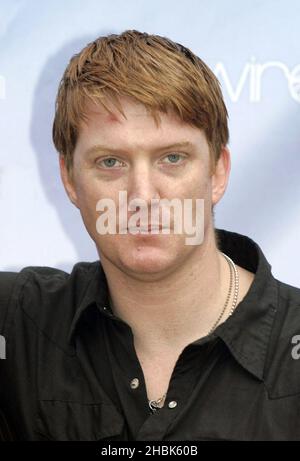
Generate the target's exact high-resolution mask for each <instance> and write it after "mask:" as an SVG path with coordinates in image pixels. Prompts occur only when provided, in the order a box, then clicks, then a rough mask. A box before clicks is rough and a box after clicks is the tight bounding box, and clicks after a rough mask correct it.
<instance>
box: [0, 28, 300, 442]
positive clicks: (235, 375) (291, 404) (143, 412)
mask: <svg viewBox="0 0 300 461" xmlns="http://www.w3.org/2000/svg"><path fill="white" fill-rule="evenodd" d="M53 139H54V144H55V146H56V148H57V150H58V152H59V162H60V169H61V177H62V181H63V184H64V186H65V189H66V192H67V194H68V197H69V199H70V200H71V202H72V203H73V204H74V205H75V206H76V207H77V208H78V209H79V210H80V213H81V215H82V219H83V221H84V224H85V227H86V229H87V231H88V233H89V234H90V236H91V238H92V239H93V241H94V242H95V244H96V247H97V251H98V254H99V259H100V261H95V262H93V263H83V262H81V263H78V264H76V265H75V266H74V268H73V270H72V272H71V274H67V273H65V272H63V271H60V270H58V269H54V268H49V267H26V268H24V269H23V270H22V271H20V273H18V274H12V273H3V274H2V275H1V278H0V280H1V289H0V295H1V310H0V314H1V315H0V318H1V323H0V325H1V330H0V332H1V333H2V334H3V336H4V337H5V338H6V349H7V350H6V359H5V360H2V361H1V363H0V367H1V368H0V372H1V405H2V408H3V412H4V414H5V416H6V419H7V422H8V424H9V425H10V427H11V428H13V430H14V431H15V437H16V438H17V439H21V440H211V439H213V440H261V439H270V440H276V439H300V428H299V423H298V414H299V393H300V379H299V378H300V362H297V358H298V355H297V353H296V352H297V351H296V349H295V348H296V347H297V333H299V328H298V320H300V311H299V307H300V290H299V289H297V288H294V287H291V286H288V285H286V284H283V283H282V282H279V281H278V280H276V279H275V278H274V277H273V276H272V274H271V266H270V265H269V263H268V262H267V260H266V259H265V257H264V255H263V253H262V250H261V249H260V247H259V246H258V245H257V244H256V243H255V242H254V241H253V240H251V239H250V238H249V237H246V236H243V235H240V234H237V233H233V232H227V231H225V230H218V229H214V223H213V209H214V206H215V205H216V204H217V203H218V202H219V201H220V200H221V198H222V196H223V194H224V193H225V190H226V187H227V183H228V179H229V173H230V152H229V150H228V147H227V144H228V126H227V110H226V107H225V105H224V102H223V98H222V94H221V90H220V88H219V83H218V81H217V79H216V77H215V76H214V74H213V73H212V72H211V70H210V69H209V68H208V67H207V66H206V65H205V64H204V63H203V61H201V60H200V59H199V58H198V57H197V56H195V55H194V54H193V53H192V52H191V51H190V50H188V49H187V48H185V47H183V46H182V45H179V44H177V43H174V42H172V41H171V40H169V39H167V38H163V37H160V36H156V35H148V34H146V33H140V32H138V31H135V30H129V31H125V32H124V33H122V34H120V35H110V36H107V37H101V38H99V39H97V40H95V41H94V42H93V43H90V44H89V45H87V46H86V47H85V48H84V49H83V50H82V51H81V52H80V53H79V54H78V55H75V56H74V57H73V58H72V59H71V61H70V63H69V65H68V67H67V69H66V71H65V73H64V76H63V78H62V82H61V84H60V87H59V92H58V96H57V102H56V113H55V120H54V126H53ZM120 192H126V197H127V199H128V201H129V202H131V203H133V204H134V203H135V204H138V205H137V207H136V210H141V208H142V207H143V204H146V205H148V206H150V205H152V203H154V201H155V203H156V204H160V201H163V200H169V201H172V200H173V199H177V202H176V203H177V205H178V203H179V204H182V203H185V200H191V201H192V212H194V214H192V218H190V222H189V224H190V225H191V224H194V223H195V219H196V223H198V221H197V211H199V210H200V211H201V210H202V217H203V221H202V223H203V225H202V224H201V225H202V227H203V229H202V230H203V238H202V240H201V242H198V243H197V244H192V245H190V244H187V241H186V238H187V234H188V232H187V231H186V229H187V228H186V227H184V229H183V230H182V231H181V232H178V233H176V232H175V231H174V229H175V227H176V226H177V224H178V221H180V219H181V217H182V214H183V213H181V214H180V213H179V214H176V213H175V208H176V206H177V205H176V206H174V209H172V213H171V214H170V221H169V228H168V227H167V226H165V224H164V222H162V220H161V215H159V220H157V219H156V220H154V219H153V215H152V214H151V216H150V214H149V213H148V211H149V208H147V213H146V214H147V217H150V219H149V221H147V222H146V224H144V225H143V226H142V225H141V222H142V218H141V216H142V215H140V218H139V220H137V222H136V224H135V225H134V224H132V223H133V221H132V220H131V219H132V217H133V216H134V215H133V213H132V211H135V209H134V208H130V207H129V208H127V211H126V214H127V215H126V220H125V224H124V221H122V222H121V219H120V213H119V211H120V208H121V204H120V200H119V198H120ZM103 199H104V200H107V202H105V203H108V204H113V205H114V206H115V212H116V214H115V216H114V217H113V218H114V219H115V224H116V227H115V229H117V230H116V232H104V231H103V227H104V223H103V221H101V220H100V221H99V217H100V216H101V215H102V217H103V212H104V209H103V207H102V205H101V203H100V204H99V201H100V202H101V200H103ZM197 200H202V203H203V204H204V205H203V208H202V209H201V207H197V204H198V203H199V202H197ZM165 203H166V202H164V204H165ZM164 206H165V205H164ZM178 206H179V205H178ZM112 210H114V208H113V207H112V209H111V210H110V211H112ZM99 211H102V214H101V213H99ZM160 211H162V209H161V210H160ZM181 211H182V210H181ZM195 213H196V217H195V216H194V215H195ZM111 214H113V213H111ZM111 214H110V215H109V214H107V219H108V220H109V219H110V218H111ZM156 217H157V215H156ZM185 218H186V215H185ZM130 220H131V221H130ZM122 226H123V227H122ZM124 226H125V227H124ZM108 227H109V226H108ZM113 227H114V226H112V228H113ZM198 227H199V226H198ZM109 228H110V229H111V227H109ZM131 231H132V232H131ZM172 231H173V232H172Z"/></svg>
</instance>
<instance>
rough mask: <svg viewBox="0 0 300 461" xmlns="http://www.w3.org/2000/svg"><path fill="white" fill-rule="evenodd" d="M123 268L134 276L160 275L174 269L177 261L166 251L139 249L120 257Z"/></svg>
mask: <svg viewBox="0 0 300 461" xmlns="http://www.w3.org/2000/svg"><path fill="white" fill-rule="evenodd" d="M119 258H120V263H121V266H123V268H124V270H125V271H126V272H127V273H130V274H131V275H132V276H134V275H136V276H139V275H140V276H142V275H147V274H148V275H151V274H152V275H155V274H157V275H159V274H162V273H163V272H166V271H169V270H170V269H172V267H174V264H175V261H174V259H173V258H172V256H171V255H170V253H167V252H166V251H163V249H161V248H160V249H157V248H143V247H137V248H135V249H134V250H133V249H131V251H129V250H128V249H127V251H126V252H124V254H120V255H119Z"/></svg>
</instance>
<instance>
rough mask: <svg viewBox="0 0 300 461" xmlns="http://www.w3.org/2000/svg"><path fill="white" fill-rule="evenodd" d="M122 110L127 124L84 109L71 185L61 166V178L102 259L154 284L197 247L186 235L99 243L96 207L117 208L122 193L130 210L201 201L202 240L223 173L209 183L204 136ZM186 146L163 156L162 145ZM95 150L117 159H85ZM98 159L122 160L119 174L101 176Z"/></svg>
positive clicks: (105, 238) (130, 106)
mask: <svg viewBox="0 0 300 461" xmlns="http://www.w3.org/2000/svg"><path fill="white" fill-rule="evenodd" d="M121 103H122V108H123V110H124V112H125V114H126V117H127V119H125V118H123V117H122V115H121V114H119V113H116V111H114V114H115V115H110V114H108V113H107V112H106V111H105V110H104V109H103V108H101V107H100V106H95V105H90V106H89V120H88V123H87V124H82V126H81V129H80V132H79V138H78V142H77V145H76V148H75V151H74V157H73V171H74V181H73V182H70V181H69V179H68V177H67V174H66V172H65V171H64V165H63V160H62V159H61V169H62V177H63V180H64V184H65V187H66V190H67V192H68V194H69V197H70V199H71V200H72V202H73V203H74V204H75V205H76V206H77V207H78V208H79V210H80V212H81V215H82V218H83V221H84V224H85V226H86V229H87V231H88V232H89V234H90V236H91V237H92V239H93V240H94V242H95V244H96V246H97V249H98V252H99V256H100V258H101V259H102V260H103V261H104V260H106V259H107V260H108V261H110V263H111V264H113V265H115V266H116V267H118V268H119V269H120V270H121V271H124V272H126V273H128V274H131V275H132V276H136V277H150V278H151V279H152V280H153V279H154V278H155V277H157V278H161V277H162V276H164V275H166V274H167V273H169V272H172V271H173V270H176V267H178V266H179V265H182V264H185V263H186V262H187V261H188V259H189V258H190V257H192V255H193V254H195V252H197V251H199V246H193V245H191V246H190V245H185V238H186V237H187V235H185V234H182V235H176V234H172V233H171V234H169V235H162V234H161V235H159V236H155V237H151V238H149V237H148V236H144V237H143V236H141V235H139V236H135V235H132V234H127V235H118V234H117V235H109V234H107V235H99V234H98V233H97V231H96V221H97V218H98V216H99V213H98V212H97V211H96V203H97V202H98V200H99V199H101V198H111V199H113V200H114V201H115V203H118V193H119V191H120V190H126V191H127V194H128V202H129V201H130V200H131V199H133V198H136V197H139V198H142V199H144V200H146V201H147V202H148V203H149V204H150V201H151V198H155V197H156V198H159V197H160V198H167V199H169V200H171V199H172V198H179V199H180V200H183V199H185V198H188V199H193V200H194V201H195V199H196V198H202V199H204V201H205V216H204V231H205V233H206V232H208V231H209V230H210V231H211V230H212V216H211V207H212V204H215V203H217V202H218V201H219V200H220V198H221V196H222V195H223V193H224V190H225V188H226V184H227V181H226V179H227V176H226V175H227V173H226V171H225V173H223V170H224V168H223V162H221V168H220V171H221V174H219V175H215V176H212V177H211V176H210V173H209V172H210V152H209V146H208V143H207V141H206V137H205V134H204V132H203V131H202V130H200V129H198V128H196V127H192V126H190V125H187V124H185V123H182V122H181V121H180V120H179V119H178V118H177V117H176V116H175V114H172V113H169V114H160V116H161V125H160V126H159V127H157V126H156V124H155V121H154V119H153V117H152V116H151V115H150V114H149V113H148V112H147V110H146V108H145V107H144V106H143V105H141V104H137V103H135V102H132V100H130V99H129V98H122V99H121ZM183 140H189V141H190V142H191V143H193V146H194V148H193V149H190V150H186V151H185V150H184V149H182V151H181V150H180V149H179V150H176V151H175V152H174V151H171V152H170V151H164V150H161V148H162V147H163V146H165V145H168V144H170V143H175V142H180V141H183ZM96 144H102V145H103V144H105V145H109V146H111V147H112V148H116V149H117V153H115V152H114V153H103V152H101V153H97V154H96V153H95V154H93V156H91V157H90V158H87V157H86V155H85V153H86V151H87V150H88V149H89V148H90V147H91V146H93V145H96ZM173 153H178V154H180V155H183V158H184V160H183V159H181V160H180V162H181V163H180V164H179V165H172V164H169V163H168V159H166V156H167V155H168V154H173ZM223 154H224V158H225V157H226V156H227V157H228V152H227V150H226V149H224V152H223ZM184 156H185V157H184ZM101 157H103V158H104V157H113V158H117V159H119V163H118V168H114V169H113V171H112V170H111V169H110V170H109V171H108V169H104V168H100V167H99V160H100V159H101ZM99 158H100V159H99ZM98 159H99V160H98ZM225 160H226V158H225ZM96 161H97V162H98V164H96ZM121 163H122V166H119V165H121ZM101 165H103V162H102V164H101ZM222 168H223V169H222ZM224 177H225V180H224ZM131 214H132V213H131ZM129 215H130V212H128V217H129Z"/></svg>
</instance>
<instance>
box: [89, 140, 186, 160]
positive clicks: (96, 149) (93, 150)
mask: <svg viewBox="0 0 300 461" xmlns="http://www.w3.org/2000/svg"><path fill="white" fill-rule="evenodd" d="M191 147H195V146H194V144H193V143H191V142H190V141H181V142H176V143H173V144H168V145H167V146H160V147H156V148H154V149H152V150H153V151H162V150H168V149H179V148H191ZM122 150H123V149H118V148H114V147H109V146H105V145H102V144H96V145H95V146H92V147H90V148H89V149H87V150H86V151H85V155H86V156H88V155H92V154H95V153H97V152H100V151H104V152H111V153H115V154H116V153H120V152H121V151H122Z"/></svg>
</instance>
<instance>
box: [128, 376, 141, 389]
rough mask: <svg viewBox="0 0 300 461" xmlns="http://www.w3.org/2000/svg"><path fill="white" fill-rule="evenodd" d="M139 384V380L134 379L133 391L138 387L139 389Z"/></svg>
mask: <svg viewBox="0 0 300 461" xmlns="http://www.w3.org/2000/svg"><path fill="white" fill-rule="evenodd" d="M139 384H140V382H139V380H138V379H137V378H134V379H133V380H132V381H131V383H130V387H131V389H136V388H137V387H139Z"/></svg>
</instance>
